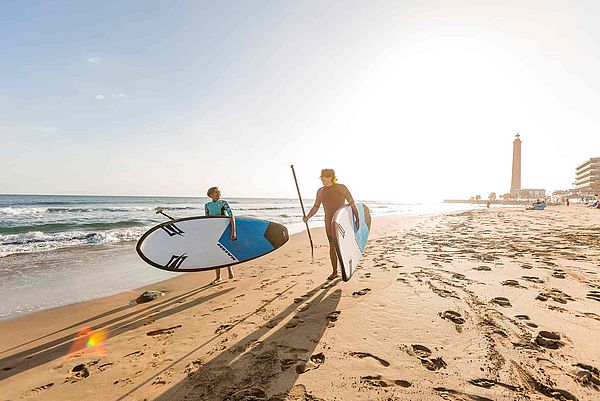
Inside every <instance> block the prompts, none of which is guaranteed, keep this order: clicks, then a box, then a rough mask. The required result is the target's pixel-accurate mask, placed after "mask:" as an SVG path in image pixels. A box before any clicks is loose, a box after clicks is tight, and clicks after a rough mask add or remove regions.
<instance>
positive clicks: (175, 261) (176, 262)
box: [165, 253, 187, 270]
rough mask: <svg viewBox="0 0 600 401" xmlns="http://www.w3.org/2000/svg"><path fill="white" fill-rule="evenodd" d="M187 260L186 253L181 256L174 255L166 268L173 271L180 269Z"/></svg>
mask: <svg viewBox="0 0 600 401" xmlns="http://www.w3.org/2000/svg"><path fill="white" fill-rule="evenodd" d="M186 259H187V255H186V254H185V253H184V254H181V255H173V256H171V259H169V261H168V262H167V264H166V265H165V267H166V268H168V269H172V270H176V269H179V266H181V264H182V263H183V261H184V260H186Z"/></svg>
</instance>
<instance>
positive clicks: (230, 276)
mask: <svg viewBox="0 0 600 401" xmlns="http://www.w3.org/2000/svg"><path fill="white" fill-rule="evenodd" d="M234 277H235V274H233V272H229V279H230V280H231V279H232V278H234Z"/></svg>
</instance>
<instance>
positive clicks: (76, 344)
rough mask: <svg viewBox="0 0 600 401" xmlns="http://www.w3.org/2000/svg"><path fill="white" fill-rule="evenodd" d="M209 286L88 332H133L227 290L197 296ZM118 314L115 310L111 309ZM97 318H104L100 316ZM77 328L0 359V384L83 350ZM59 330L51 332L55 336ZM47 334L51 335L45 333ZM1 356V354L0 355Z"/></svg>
mask: <svg viewBox="0 0 600 401" xmlns="http://www.w3.org/2000/svg"><path fill="white" fill-rule="evenodd" d="M208 288H210V287H208V286H206V287H201V288H198V289H195V290H192V291H189V292H187V293H185V294H181V295H178V296H175V297H170V298H167V299H165V300H162V301H159V302H156V303H152V304H148V305H147V306H146V305H144V304H142V305H144V306H142V305H140V306H132V307H131V309H132V311H131V312H130V313H127V314H125V315H122V316H118V317H115V318H112V319H110V320H108V321H106V322H103V323H101V324H95V325H92V326H91V327H89V328H88V329H89V331H90V332H95V331H104V332H106V333H108V335H109V336H110V337H111V338H114V337H116V336H119V335H121V334H124V333H127V332H129V331H132V330H135V329H137V328H138V327H142V326H144V325H145V324H146V323H147V322H148V315H149V314H152V319H153V320H155V321H160V320H161V319H163V318H165V317H168V316H172V315H175V314H178V313H179V312H182V311H185V310H186V309H190V308H194V307H197V306H199V305H202V304H203V303H205V302H208V301H209V300H211V299H214V298H217V297H219V296H221V295H224V294H226V293H228V292H229V291H231V289H226V290H221V291H218V292H215V293H213V294H209V295H204V296H202V295H200V293H201V292H202V291H204V290H206V289H208ZM115 310H116V311H118V310H119V309H118V308H117V309H115ZM99 316H105V315H104V314H102V315H99ZM89 322H91V320H90V319H86V320H84V321H83V322H80V323H89ZM75 327H77V326H76V325H71V326H69V327H68V328H65V329H63V330H64V331H66V332H67V333H66V334H65V335H64V336H63V337H61V338H58V339H54V340H50V341H47V342H45V343H44V344H41V345H37V346H33V347H30V348H27V349H24V350H22V351H19V352H17V353H14V354H11V355H8V356H4V357H2V358H0V381H1V380H3V379H6V378H8V377H11V376H14V375H16V374H19V373H22V372H26V371H27V370H29V369H32V368H35V367H37V366H40V365H43V364H45V363H47V362H50V361H53V360H57V359H60V358H64V357H65V356H66V355H68V354H69V353H75V352H78V351H81V350H83V349H84V348H85V347H86V343H85V341H84V342H81V341H77V337H78V334H76V333H72V332H71V331H72V330H71V329H73V328H75ZM63 330H58V331H55V332H54V333H59V332H61V331H63ZM49 335H51V334H49ZM31 342H32V341H27V342H24V343H23V344H21V345H19V346H17V347H12V348H9V349H8V350H6V351H2V353H4V352H6V353H8V352H10V351H12V350H14V349H15V348H20V347H22V346H26V345H28V344H30V343H31ZM0 355H1V354H0Z"/></svg>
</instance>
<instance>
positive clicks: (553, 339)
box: [535, 330, 565, 349]
mask: <svg viewBox="0 0 600 401" xmlns="http://www.w3.org/2000/svg"><path fill="white" fill-rule="evenodd" d="M535 343H536V344H537V345H540V346H542V347H545V348H550V349H558V348H560V347H562V346H563V345H565V344H564V343H563V342H562V341H560V334H558V333H556V332H553V331H545V330H542V331H540V332H539V333H538V335H537V337H536V339H535Z"/></svg>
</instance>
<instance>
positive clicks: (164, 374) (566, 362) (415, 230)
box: [0, 205, 600, 401]
mask: <svg viewBox="0 0 600 401" xmlns="http://www.w3.org/2000/svg"><path fill="white" fill-rule="evenodd" d="M373 225H374V227H373V232H372V235H371V237H370V239H369V243H368V246H367V249H366V251H365V255H364V258H363V260H362V262H361V268H360V269H359V270H357V271H356V273H355V275H354V276H353V278H352V279H351V280H350V281H349V282H347V283H344V282H342V281H340V280H335V281H333V282H327V281H325V280H326V277H327V276H328V275H329V273H330V267H329V261H328V246H327V242H326V238H325V235H324V232H323V230H322V229H319V230H315V232H314V234H313V238H314V242H315V245H316V249H315V263H314V264H311V262H310V248H309V246H308V240H307V238H306V235H305V234H298V235H295V236H292V238H291V239H290V242H289V243H288V244H286V245H285V246H284V247H283V248H282V249H281V250H279V251H277V252H275V253H273V254H269V255H267V256H265V257H263V258H261V259H257V260H255V261H251V262H249V263H246V264H243V265H239V266H238V267H237V268H236V272H237V273H238V274H237V276H236V278H235V279H234V280H226V281H224V282H223V283H222V284H219V285H217V286H208V285H206V284H207V283H209V282H210V281H211V279H212V277H213V276H214V274H213V273H212V272H208V273H199V274H187V275H182V276H179V277H176V278H174V279H171V280H168V281H164V282H160V283H157V284H154V285H151V286H148V287H146V288H145V289H155V290H161V291H163V292H165V296H163V297H161V298H158V299H156V300H154V301H151V302H149V303H143V304H132V303H131V301H132V300H133V299H135V298H136V297H137V296H138V295H139V294H140V293H141V292H142V290H143V289H141V290H138V291H131V292H125V293H121V294H117V295H114V296H111V297H107V298H102V299H99V300H94V301H89V302H85V303H81V304H76V305H70V306H65V307H61V308H56V309H51V310H46V311H41V312H37V313H33V314H30V315H26V316H23V317H19V318H15V319H11V320H6V321H2V322H0V344H2V345H1V346H0V380H1V382H0V400H20V399H39V400H72V399H89V400H145V399H146V400H161V401H167V400H184V399H185V400H248V401H249V400H272V401H274V400H475V401H485V400H548V399H559V400H560V399H564V400H594V399H600V378H599V374H600V372H599V371H598V368H600V338H599V336H598V334H597V333H598V332H599V331H600V302H599V301H600V266H599V264H600V212H599V211H597V210H593V209H588V208H585V207H582V206H578V205H572V206H571V207H568V208H567V207H565V206H557V207H548V208H547V209H546V210H544V211H525V210H523V209H500V208H498V209H496V208H492V209H489V210H486V209H482V210H473V211H467V212H460V213H449V214H436V215H410V216H409V215H397V216H387V217H381V218H376V219H374V221H373ZM132 251H133V249H132ZM111 263H114V261H112V262H111ZM148 268H149V269H150V267H148ZM224 273H225V272H224ZM225 274H226V273H225ZM85 328H88V329H89V331H86V330H85ZM78 334H79V336H78ZM102 334H105V335H106V337H107V338H106V339H105V340H104V341H101V342H100V343H99V345H93V344H95V342H98V341H100V340H101V339H102Z"/></svg>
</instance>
